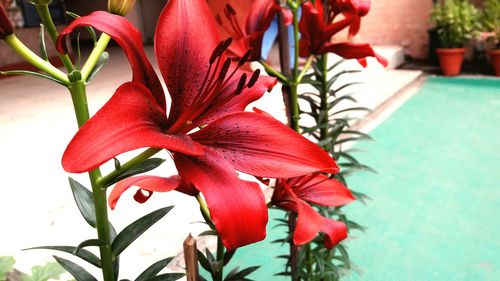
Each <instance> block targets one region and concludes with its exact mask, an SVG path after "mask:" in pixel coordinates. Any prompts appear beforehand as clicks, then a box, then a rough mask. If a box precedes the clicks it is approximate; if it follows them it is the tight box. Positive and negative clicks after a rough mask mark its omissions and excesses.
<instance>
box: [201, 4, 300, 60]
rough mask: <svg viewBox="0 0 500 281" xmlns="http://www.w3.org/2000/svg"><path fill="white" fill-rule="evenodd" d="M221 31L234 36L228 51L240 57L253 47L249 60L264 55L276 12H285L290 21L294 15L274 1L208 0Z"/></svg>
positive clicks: (223, 33)
mask: <svg viewBox="0 0 500 281" xmlns="http://www.w3.org/2000/svg"><path fill="white" fill-rule="evenodd" d="M207 2H208V5H209V6H210V9H211V10H212V12H213V14H214V15H215V18H216V19H217V23H218V24H219V31H220V33H221V34H222V35H223V36H225V37H227V36H230V37H232V38H233V39H234V41H235V43H234V44H233V45H231V46H230V47H229V51H230V52H231V54H232V55H233V56H235V57H238V58H241V57H242V56H243V55H244V54H245V53H246V52H247V51H248V50H252V53H251V56H250V58H249V59H250V60H252V61H255V60H259V59H260V58H261V47H262V39H263V37H264V33H265V32H266V30H267V29H268V28H269V26H270V25H271V22H272V20H273V19H274V17H275V16H276V14H277V13H279V12H283V13H284V16H285V19H286V22H287V23H288V24H289V23H291V20H292V15H291V13H290V11H289V10H287V9H282V8H281V7H280V5H278V4H276V3H275V1H274V0H225V1H221V0H208V1H207Z"/></svg>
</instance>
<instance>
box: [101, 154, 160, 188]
mask: <svg viewBox="0 0 500 281" xmlns="http://www.w3.org/2000/svg"><path fill="white" fill-rule="evenodd" d="M160 151H161V149H160V148H148V149H146V150H145V151H143V152H142V153H141V154H139V155H137V156H135V157H134V158H132V159H130V160H129V161H127V162H125V164H123V165H121V167H120V169H118V170H114V171H113V172H111V173H109V174H107V175H106V176H103V177H101V178H100V179H99V180H98V181H97V184H99V186H102V187H106V186H108V185H109V183H110V182H111V181H113V180H114V179H116V178H117V177H118V176H120V175H121V174H123V173H124V172H125V171H127V170H128V169H130V168H133V167H135V166H136V165H139V164H141V163H142V162H144V161H146V160H148V159H149V158H151V157H152V156H153V155H155V154H156V153H158V152H160Z"/></svg>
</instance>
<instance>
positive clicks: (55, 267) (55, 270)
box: [22, 262, 66, 281]
mask: <svg viewBox="0 0 500 281" xmlns="http://www.w3.org/2000/svg"><path fill="white" fill-rule="evenodd" d="M65 272H66V270H65V269H64V268H63V267H61V265H59V264H58V263H57V262H49V263H47V264H45V265H36V266H34V267H32V268H31V276H28V275H24V276H23V277H22V281H48V280H49V279H59V277H60V276H61V275H62V274H63V273H65Z"/></svg>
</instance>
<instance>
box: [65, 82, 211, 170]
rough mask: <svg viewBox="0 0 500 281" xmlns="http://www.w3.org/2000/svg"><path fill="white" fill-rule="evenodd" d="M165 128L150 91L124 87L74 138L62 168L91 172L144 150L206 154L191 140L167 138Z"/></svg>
mask: <svg viewBox="0 0 500 281" xmlns="http://www.w3.org/2000/svg"><path fill="white" fill-rule="evenodd" d="M165 127H166V117H165V114H164V111H163V109H162V108H161V107H160V106H159V105H158V104H157V103H156V100H155V98H154V97H153V96H152V94H151V92H150V91H149V90H148V88H146V87H145V86H143V85H142V84H139V83H135V82H129V83H125V84H123V85H122V86H120V87H119V88H118V89H117V90H116V93H115V94H114V95H113V97H112V98H111V99H110V100H109V101H108V102H107V103H106V104H105V105H104V106H103V107H102V108H101V109H100V110H99V111H98V112H97V113H96V115H94V117H92V118H91V119H90V120H89V121H87V123H85V124H84V125H83V126H82V128H80V130H79V131H78V133H77V134H76V135H75V136H74V138H73V140H72V141H71V142H70V144H69V145H68V147H67V148H66V151H65V152H64V155H63V159H62V164H63V167H64V169H65V170H66V171H68V172H72V173H81V172H87V171H91V170H93V169H95V168H97V167H99V165H101V164H102V163H104V162H106V161H108V160H110V159H112V158H113V157H115V156H117V155H118V154H121V153H124V152H127V151H130V150H133V149H137V148H142V147H155V148H165V149H170V150H173V151H179V152H182V153H187V154H192V155H199V154H201V153H203V148H202V147H201V145H199V144H197V143H196V142H194V141H193V140H192V139H191V138H189V137H188V136H186V135H168V134H166V133H165V132H164V128H165Z"/></svg>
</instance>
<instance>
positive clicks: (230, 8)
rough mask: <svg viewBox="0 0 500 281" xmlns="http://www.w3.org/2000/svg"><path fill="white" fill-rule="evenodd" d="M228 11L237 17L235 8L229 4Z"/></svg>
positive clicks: (227, 5)
mask: <svg viewBox="0 0 500 281" xmlns="http://www.w3.org/2000/svg"><path fill="white" fill-rule="evenodd" d="M226 9H227V11H228V12H229V13H230V14H231V15H236V11H235V10H234V8H233V7H232V6H231V5H229V4H226Z"/></svg>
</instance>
